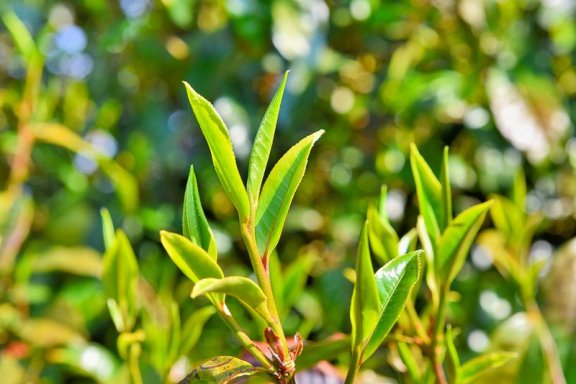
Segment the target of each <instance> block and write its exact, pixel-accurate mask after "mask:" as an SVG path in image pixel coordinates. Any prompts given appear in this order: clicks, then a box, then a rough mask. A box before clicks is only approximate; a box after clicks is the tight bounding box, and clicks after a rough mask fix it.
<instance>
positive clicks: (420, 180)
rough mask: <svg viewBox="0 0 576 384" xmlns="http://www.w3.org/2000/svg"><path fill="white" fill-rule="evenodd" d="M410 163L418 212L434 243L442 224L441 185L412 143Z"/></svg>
mask: <svg viewBox="0 0 576 384" xmlns="http://www.w3.org/2000/svg"><path fill="white" fill-rule="evenodd" d="M410 165H411V166H412V175H413V177H414V183H415V184H416V193H417V195H418V205H419V208H420V214H421V215H422V217H423V218H424V223H425V224H426V229H427V231H428V234H429V235H430V240H431V241H432V244H436V241H437V240H438V239H439V237H440V234H441V232H442V228H443V226H444V223H442V222H440V221H439V220H441V218H442V217H443V209H442V206H443V198H442V185H441V184H440V181H438V179H437V178H436V176H434V173H433V172H432V170H431V169H430V167H429V166H428V164H427V163H426V161H425V160H424V158H423V157H422V155H420V153H419V152H418V149H417V148H416V146H415V145H414V144H412V146H411V147H410Z"/></svg>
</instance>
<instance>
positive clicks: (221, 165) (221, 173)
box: [184, 82, 250, 219]
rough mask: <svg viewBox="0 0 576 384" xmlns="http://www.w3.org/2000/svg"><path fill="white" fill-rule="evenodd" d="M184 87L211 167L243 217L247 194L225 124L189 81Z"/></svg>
mask: <svg viewBox="0 0 576 384" xmlns="http://www.w3.org/2000/svg"><path fill="white" fill-rule="evenodd" d="M184 86H185V87H186V93H187V94H188V100H189V101H190V106H191V107H192V110H193V111H194V115H196V119H197V120H198V124H199V125H200V129H201V130H202V134H203V135H204V138H205V139H206V141H207V142H208V147H209V148H210V153H211V154H212V162H213V163H214V169H215V170H216V174H217V175H218V178H219V179H220V182H221V183H222V187H223V188H224V192H225V193H226V195H227V196H228V198H229V199H230V201H231V202H232V204H233V205H234V207H236V210H237V211H238V214H239V215H240V218H241V219H246V218H247V217H249V215H250V204H249V201H248V194H247V192H246V188H244V184H243V183H242V179H241V178H240V173H239V172H238V166H237V165H236V158H235V156H234V151H233V149H232V142H231V141H230V136H229V135H228V130H227V129H226V125H224V122H223V121H222V118H220V115H218V112H216V110H215V109H214V107H213V106H212V104H210V102H209V101H208V100H206V99H205V98H203V97H202V96H200V95H199V94H198V93H196V91H195V90H194V89H193V88H192V87H191V86H190V84H188V83H186V82H184Z"/></svg>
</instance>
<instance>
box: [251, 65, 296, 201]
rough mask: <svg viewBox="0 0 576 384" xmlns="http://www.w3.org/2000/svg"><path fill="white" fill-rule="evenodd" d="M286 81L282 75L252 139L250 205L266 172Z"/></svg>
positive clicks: (286, 75)
mask: <svg viewBox="0 0 576 384" xmlns="http://www.w3.org/2000/svg"><path fill="white" fill-rule="evenodd" d="M287 80H288V72H286V73H285V74H284V78H283V79H282V83H280V87H279V88H278V91H277V92H276V95H275V96H274V98H273V99H272V101H271V102H270V105H269V106H268V109H267V110H266V113H265V114H264V117H263V118H262V123H260V128H259V129H258V133H257V134H256V138H255V139H254V146H253V147H252V153H251V154H250V163H249V166H248V182H247V188H248V197H249V198H250V201H251V202H252V203H257V201H258V197H259V195H260V187H261V186H262V180H263V179H264V172H266V164H267V163H268V158H269V157H270V149H271V148H272V141H273V140H274V132H275V131H276V123H277V122H278V113H279V111H280V104H281V103H282V95H283V94H284V88H285V87H286V81H287Z"/></svg>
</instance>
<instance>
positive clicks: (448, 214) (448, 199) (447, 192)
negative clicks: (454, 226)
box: [440, 146, 452, 229]
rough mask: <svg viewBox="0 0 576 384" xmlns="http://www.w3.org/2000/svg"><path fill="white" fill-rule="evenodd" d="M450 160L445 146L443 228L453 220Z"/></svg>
mask: <svg viewBox="0 0 576 384" xmlns="http://www.w3.org/2000/svg"><path fill="white" fill-rule="evenodd" d="M448 168H449V161H448V147H447V146H446V147H444V157H443V159H442V173H441V175H440V182H441V183H442V217H441V220H442V221H441V223H442V229H444V228H446V226H447V225H448V224H450V222H451V221H452V190H451V188H450V173H449V170H448Z"/></svg>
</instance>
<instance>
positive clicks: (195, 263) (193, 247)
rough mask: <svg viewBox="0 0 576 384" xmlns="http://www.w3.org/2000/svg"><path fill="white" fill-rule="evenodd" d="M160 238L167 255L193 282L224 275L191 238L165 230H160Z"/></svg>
mask: <svg viewBox="0 0 576 384" xmlns="http://www.w3.org/2000/svg"><path fill="white" fill-rule="evenodd" d="M160 240H161V242H162V245H163V246H164V249H166V252H168V256H170V258H171V259H172V261H174V263H175V264H176V265H177V266H178V268H180V270H181V271H182V273H184V274H185V275H186V276H187V277H188V278H189V279H190V280H192V281H193V282H194V283H197V282H198V281H199V280H200V279H205V278H208V277H215V278H221V277H224V273H223V272H222V269H220V266H218V264H216V261H215V260H214V259H213V258H212V257H211V256H210V255H209V254H208V252H206V251H205V250H203V249H202V248H200V246H199V245H197V244H195V243H193V242H192V241H191V240H189V239H187V238H185V237H184V236H181V235H178V234H177V233H172V232H167V231H161V232H160Z"/></svg>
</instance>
